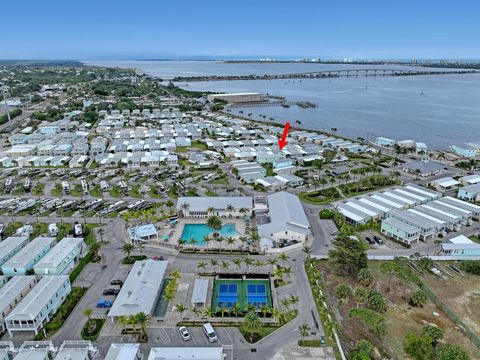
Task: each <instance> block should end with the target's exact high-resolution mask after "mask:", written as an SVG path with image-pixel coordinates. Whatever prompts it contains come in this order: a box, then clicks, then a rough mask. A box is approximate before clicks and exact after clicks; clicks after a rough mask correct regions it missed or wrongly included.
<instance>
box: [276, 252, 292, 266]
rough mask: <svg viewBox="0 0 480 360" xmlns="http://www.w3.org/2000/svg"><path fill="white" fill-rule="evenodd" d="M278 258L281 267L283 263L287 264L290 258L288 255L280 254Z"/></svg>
mask: <svg viewBox="0 0 480 360" xmlns="http://www.w3.org/2000/svg"><path fill="white" fill-rule="evenodd" d="M278 258H279V259H280V260H282V265H284V264H285V262H287V261H288V260H290V258H289V257H288V255H287V254H285V253H281V254H280V255H278Z"/></svg>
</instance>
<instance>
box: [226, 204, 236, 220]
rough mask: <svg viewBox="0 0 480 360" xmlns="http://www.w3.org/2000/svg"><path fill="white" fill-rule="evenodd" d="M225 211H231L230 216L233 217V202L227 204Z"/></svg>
mask: <svg viewBox="0 0 480 360" xmlns="http://www.w3.org/2000/svg"><path fill="white" fill-rule="evenodd" d="M225 211H226V212H228V213H230V215H229V217H232V214H231V213H232V212H234V211H235V207H234V206H233V205H232V204H227V206H226V207H225Z"/></svg>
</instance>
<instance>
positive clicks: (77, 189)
mask: <svg viewBox="0 0 480 360" xmlns="http://www.w3.org/2000/svg"><path fill="white" fill-rule="evenodd" d="M70 194H71V195H72V196H82V195H83V189H82V185H80V184H75V185H74V186H73V188H72V190H71V191H70Z"/></svg>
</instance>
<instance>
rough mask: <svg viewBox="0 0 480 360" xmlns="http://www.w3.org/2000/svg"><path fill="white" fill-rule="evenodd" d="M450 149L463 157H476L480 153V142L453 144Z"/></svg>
mask: <svg viewBox="0 0 480 360" xmlns="http://www.w3.org/2000/svg"><path fill="white" fill-rule="evenodd" d="M450 150H451V151H452V152H453V153H454V154H456V155H458V156H461V157H465V158H475V157H476V156H477V155H479V154H480V144H474V143H467V144H465V145H452V146H450Z"/></svg>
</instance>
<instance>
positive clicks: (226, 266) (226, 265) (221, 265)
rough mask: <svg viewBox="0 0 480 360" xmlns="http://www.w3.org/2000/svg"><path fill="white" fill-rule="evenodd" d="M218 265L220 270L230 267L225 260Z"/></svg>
mask: <svg viewBox="0 0 480 360" xmlns="http://www.w3.org/2000/svg"><path fill="white" fill-rule="evenodd" d="M220 267H221V268H222V270H225V271H227V270H228V268H229V267H230V264H229V263H228V262H227V261H222V263H221V264H220Z"/></svg>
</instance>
